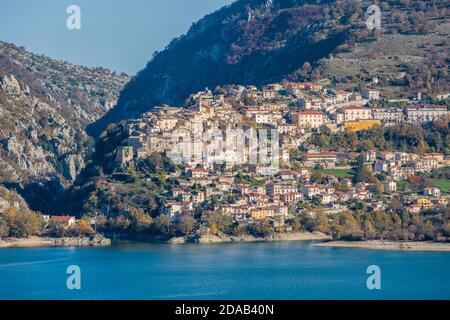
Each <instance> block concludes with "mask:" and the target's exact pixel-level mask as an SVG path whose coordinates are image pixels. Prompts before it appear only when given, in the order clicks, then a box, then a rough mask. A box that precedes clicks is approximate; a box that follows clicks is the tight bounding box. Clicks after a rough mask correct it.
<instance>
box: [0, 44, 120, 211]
mask: <svg viewBox="0 0 450 320" xmlns="http://www.w3.org/2000/svg"><path fill="white" fill-rule="evenodd" d="M128 80H129V77H128V76H127V75H124V74H122V75H117V74H115V73H111V72H109V71H108V70H105V69H89V68H85V67H80V66H75V65H72V64H69V63H67V62H61V61H56V60H52V59H49V58H47V57H43V56H39V55H34V54H32V53H29V52H27V51H26V50H25V49H23V48H17V47H16V46H14V45H10V44H6V43H3V42H0V183H3V184H5V185H8V184H17V185H18V186H19V188H22V187H23V188H24V189H23V190H27V187H28V191H29V192H28V193H27V194H28V195H30V194H34V196H33V197H31V199H27V200H30V205H31V206H32V207H33V206H34V207H35V209H43V210H45V207H42V204H39V202H41V201H39V200H40V199H45V197H43V196H42V194H41V192H40V191H39V190H36V188H34V187H33V188H30V186H38V187H42V188H44V189H45V186H46V185H48V184H50V185H52V188H53V191H57V190H59V191H61V190H62V189H63V188H65V187H67V186H68V185H69V184H70V183H71V182H73V181H74V180H75V179H76V177H77V175H78V173H79V172H80V170H81V169H82V168H83V167H84V164H85V159H86V157H87V156H88V154H89V153H90V152H91V149H92V148H91V146H92V141H91V140H92V139H91V138H90V137H89V136H88V135H87V134H86V133H85V131H84V128H85V127H86V125H87V124H89V123H91V122H93V121H95V120H97V119H98V118H99V117H101V116H102V115H104V114H105V113H106V112H107V111H108V110H109V109H110V108H111V107H112V106H114V105H115V104H116V101H117V97H118V95H119V92H120V90H121V89H122V87H123V86H124V85H125V83H126V82H127V81H128ZM47 200H48V199H47ZM47 200H46V201H47Z"/></svg>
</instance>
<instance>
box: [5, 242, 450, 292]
mask: <svg viewBox="0 0 450 320" xmlns="http://www.w3.org/2000/svg"><path fill="white" fill-rule="evenodd" d="M69 265H78V266H79V267H80V268H81V286H82V288H81V290H68V289H67V286H66V281H67V277H68V276H69V275H67V274H66V269H67V267H68V266H69ZM369 265H378V266H380V268H381V273H382V274H381V279H382V280H381V286H382V288H381V290H368V289H367V286H366V280H367V277H368V276H369V275H367V274H366V268H367V267H368V266H369ZM449 266H450V253H444V252H442V253H441V252H404V251H383V250H366V249H351V248H326V247H315V246H312V242H273V243H246V244H219V245H194V244H186V245H160V244H139V243H116V244H114V245H113V246H111V247H107V248H35V249H19V248H18V249H0V299H450V273H449Z"/></svg>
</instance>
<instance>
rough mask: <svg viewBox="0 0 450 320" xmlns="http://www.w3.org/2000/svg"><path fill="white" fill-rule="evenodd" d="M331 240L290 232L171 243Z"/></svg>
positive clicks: (184, 238)
mask: <svg viewBox="0 0 450 320" xmlns="http://www.w3.org/2000/svg"><path fill="white" fill-rule="evenodd" d="M329 239H330V238H329V237H328V236H327V235H325V234H323V233H320V232H290V233H277V234H274V235H271V236H268V237H254V236H251V235H242V236H229V235H219V236H216V235H211V234H209V235H203V236H192V237H178V238H172V239H170V240H169V241H168V242H169V243H173V244H176V243H186V242H191V243H199V244H207V243H227V242H228V243H230V242H264V241H306V240H329Z"/></svg>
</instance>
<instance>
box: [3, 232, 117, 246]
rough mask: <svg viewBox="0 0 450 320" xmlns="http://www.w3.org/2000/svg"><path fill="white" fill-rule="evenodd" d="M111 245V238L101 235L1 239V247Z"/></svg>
mask: <svg viewBox="0 0 450 320" xmlns="http://www.w3.org/2000/svg"><path fill="white" fill-rule="evenodd" d="M109 245H111V240H110V239H108V238H105V237H103V236H101V235H95V236H92V237H62V238H54V237H44V236H33V237H28V238H6V239H3V240H0V249H7V248H39V247H68V246H71V247H72V246H75V247H96V246H98V247H103V246H109Z"/></svg>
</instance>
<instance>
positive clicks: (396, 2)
mask: <svg viewBox="0 0 450 320" xmlns="http://www.w3.org/2000/svg"><path fill="white" fill-rule="evenodd" d="M268 3H269V2H267V1H265V0H239V1H236V2H234V3H232V4H230V5H228V6H225V7H223V8H222V9H219V10H217V11H216V12H214V13H212V14H209V15H207V16H205V17H204V18H203V19H201V20H200V21H198V22H196V23H194V24H193V26H192V27H191V28H190V29H189V31H188V32H187V33H186V34H185V35H182V36H180V37H178V38H175V39H173V40H172V41H171V42H170V44H169V45H168V46H167V47H166V48H165V49H164V50H163V51H161V52H157V53H155V54H154V55H153V57H152V59H151V60H150V61H149V62H148V64H147V66H146V68H144V69H143V70H141V71H140V72H139V73H138V74H137V75H136V76H135V77H134V78H133V79H132V80H131V81H130V82H129V83H128V84H127V85H126V86H125V88H124V90H123V91H122V92H121V95H120V98H119V101H118V105H117V106H116V107H115V108H113V109H112V110H110V111H109V112H108V113H107V115H106V116H105V117H104V118H102V119H101V120H100V121H97V122H96V123H94V124H93V125H91V126H89V128H88V132H89V133H90V134H92V135H94V136H98V135H99V134H100V133H101V131H102V130H103V129H104V128H106V126H107V125H108V124H109V123H111V122H120V121H121V120H123V119H127V118H133V117H138V116H140V115H141V114H142V113H143V112H145V111H148V110H150V109H151V108H152V107H153V106H155V105H159V104H172V105H182V104H183V102H184V100H185V99H186V98H187V97H188V96H189V95H190V94H192V93H194V92H197V91H199V90H202V89H204V88H205V87H215V86H217V85H225V84H242V85H247V84H251V85H262V84H265V83H268V82H272V81H279V80H281V79H285V78H287V79H290V80H299V79H300V80H304V79H311V78H316V79H317V78H319V77H320V76H324V77H327V76H330V74H326V73H324V74H322V75H321V73H320V72H321V71H323V70H325V69H324V68H314V67H317V66H318V65H319V62H320V61H321V60H324V59H325V60H327V59H329V58H330V57H332V56H333V55H334V54H335V53H338V52H345V51H346V50H347V51H352V50H353V48H354V47H355V44H358V43H367V42H374V41H375V42H376V41H377V40H379V39H380V37H381V36H382V34H383V33H385V34H392V33H397V34H400V35H403V34H430V33H431V32H433V30H434V24H435V23H436V22H440V21H439V20H442V19H447V21H448V9H447V7H448V6H447V5H446V1H417V2H414V3H412V2H411V1H407V0H389V1H383V2H376V3H378V4H379V6H380V8H381V9H380V10H381V12H382V19H383V20H382V22H383V24H382V26H383V28H384V29H383V30H381V31H380V30H368V29H367V26H366V20H367V18H368V17H369V15H370V14H368V13H367V8H368V7H369V6H370V5H372V4H373V3H372V2H370V1H356V0H345V1H340V0H339V1H330V0H317V1H308V0H275V1H272V2H271V5H270V6H268V5H267V4H268ZM428 11H429V12H432V14H433V15H434V16H431V13H430V14H429V15H427V12H428ZM305 65H306V66H307V67H311V68H310V69H309V70H307V72H304V70H303V67H304V66H305ZM306 69H308V68H306ZM333 75H334V74H331V76H333Z"/></svg>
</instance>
